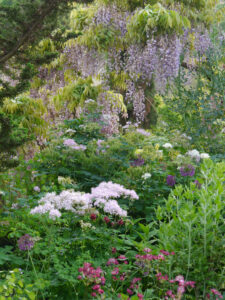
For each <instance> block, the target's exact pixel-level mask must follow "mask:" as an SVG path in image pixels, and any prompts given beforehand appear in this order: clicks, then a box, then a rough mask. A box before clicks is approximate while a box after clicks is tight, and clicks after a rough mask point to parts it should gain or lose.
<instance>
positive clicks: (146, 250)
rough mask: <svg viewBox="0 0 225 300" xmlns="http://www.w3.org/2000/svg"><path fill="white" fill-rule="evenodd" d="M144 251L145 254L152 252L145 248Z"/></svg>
mask: <svg viewBox="0 0 225 300" xmlns="http://www.w3.org/2000/svg"><path fill="white" fill-rule="evenodd" d="M143 251H144V252H145V253H150V252H152V249H150V248H145V249H144V250H143Z"/></svg>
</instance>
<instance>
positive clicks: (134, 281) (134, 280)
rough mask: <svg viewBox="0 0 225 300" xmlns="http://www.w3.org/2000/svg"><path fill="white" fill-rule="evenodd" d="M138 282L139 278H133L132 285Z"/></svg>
mask: <svg viewBox="0 0 225 300" xmlns="http://www.w3.org/2000/svg"><path fill="white" fill-rule="evenodd" d="M138 281H141V278H139V277H134V278H133V279H132V283H133V284H135V283H136V282H138Z"/></svg>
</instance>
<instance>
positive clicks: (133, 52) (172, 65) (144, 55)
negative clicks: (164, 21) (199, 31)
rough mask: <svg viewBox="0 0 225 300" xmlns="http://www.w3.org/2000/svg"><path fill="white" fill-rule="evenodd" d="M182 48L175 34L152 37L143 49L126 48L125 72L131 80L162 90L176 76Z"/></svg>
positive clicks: (139, 47)
mask: <svg viewBox="0 0 225 300" xmlns="http://www.w3.org/2000/svg"><path fill="white" fill-rule="evenodd" d="M181 52H182V46H181V42H180V39H179V38H178V37H177V35H176V34H173V35H163V36H159V37H154V36H153V37H152V38H151V39H149V40H148V41H147V45H146V46H145V47H144V48H143V47H141V45H131V46H130V47H129V48H128V60H127V64H126V70H127V72H129V75H130V77H131V78H132V80H134V81H135V80H136V81H137V80H138V79H139V80H140V81H144V82H146V84H151V82H152V80H153V79H154V81H155V85H156V87H159V88H162V87H163V86H164V85H165V83H166V81H167V80H168V79H172V78H174V77H176V76H177V74H178V70H179V66H180V55H181Z"/></svg>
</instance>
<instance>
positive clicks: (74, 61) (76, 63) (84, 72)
mask: <svg viewBox="0 0 225 300" xmlns="http://www.w3.org/2000/svg"><path fill="white" fill-rule="evenodd" d="M64 53H65V54H66V59H65V61H66V64H65V66H66V68H67V69H71V68H72V69H73V70H76V71H77V72H81V77H83V78H85V77H88V76H95V75H96V74H98V75H99V74H101V73H102V72H105V56H104V55H102V54H100V53H99V52H98V51H97V50H96V49H88V48H87V47H86V46H83V45H80V44H76V45H74V46H72V47H66V48H65V49H64Z"/></svg>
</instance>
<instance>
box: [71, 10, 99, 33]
mask: <svg viewBox="0 0 225 300" xmlns="http://www.w3.org/2000/svg"><path fill="white" fill-rule="evenodd" d="M94 12H95V9H94V6H88V7H83V6H81V5H79V6H78V7H76V8H75V9H73V10H72V11H71V14H70V29H71V31H73V32H75V33H80V32H81V31H83V30H84V28H85V27H86V26H88V25H89V24H90V22H91V20H92V18H93V16H94Z"/></svg>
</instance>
